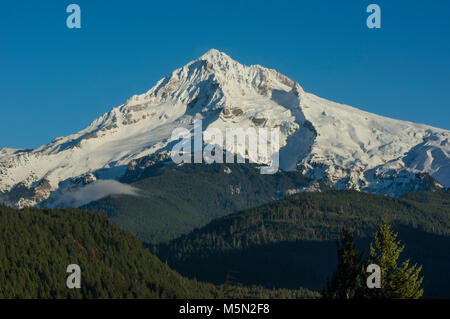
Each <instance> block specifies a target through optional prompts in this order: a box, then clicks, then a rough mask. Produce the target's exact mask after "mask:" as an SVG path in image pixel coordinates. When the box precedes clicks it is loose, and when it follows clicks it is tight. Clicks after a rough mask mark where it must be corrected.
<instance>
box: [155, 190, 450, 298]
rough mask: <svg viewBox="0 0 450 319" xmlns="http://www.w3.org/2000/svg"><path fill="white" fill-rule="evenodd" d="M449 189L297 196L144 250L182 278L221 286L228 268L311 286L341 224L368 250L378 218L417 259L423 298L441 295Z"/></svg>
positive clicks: (248, 280)
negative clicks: (396, 195) (399, 194)
mask: <svg viewBox="0 0 450 319" xmlns="http://www.w3.org/2000/svg"><path fill="white" fill-rule="evenodd" d="M449 194H450V192H448V191H443V192H438V193H418V194H410V195H408V196H406V197H405V198H392V197H387V196H381V195H371V194H365V193H359V192H352V191H345V192H338V191H332V192H326V193H302V194H297V195H294V196H291V197H289V198H286V199H282V200H278V201H275V202H271V203H269V204H266V205H263V206H261V207H258V208H254V209H249V210H246V211H243V212H241V213H238V214H231V215H228V216H226V217H223V218H220V219H217V220H214V221H212V222H211V223H210V224H208V225H207V226H205V227H203V228H201V229H197V230H195V231H193V232H192V233H190V234H188V235H185V236H182V237H180V238H179V239H176V240H173V241H171V242H170V243H168V244H161V245H158V246H154V247H152V249H154V251H155V252H157V254H158V255H159V257H160V258H161V260H163V261H167V263H168V264H169V265H170V266H171V267H172V268H174V269H176V270H177V271H179V272H180V273H181V274H183V275H186V276H188V277H196V278H198V279H201V280H208V281H211V282H214V283H221V282H223V280H224V279H225V278H226V274H227V272H229V271H234V272H235V273H236V274H237V275H236V277H237V278H238V280H239V281H240V282H242V283H244V284H246V285H249V284H258V285H264V286H266V287H270V288H272V287H277V288H289V289H293V288H296V287H298V286H302V287H307V288H309V289H314V290H318V289H321V287H323V285H324V282H325V281H326V279H327V278H328V277H329V276H330V275H331V273H332V271H333V270H334V269H335V265H336V251H335V240H336V239H337V238H338V235H339V233H340V231H341V229H342V228H343V227H344V226H349V227H351V228H352V229H353V230H354V234H355V237H356V245H357V246H358V247H368V245H369V242H370V239H371V238H372V237H373V235H374V233H375V231H376V229H377V227H378V225H379V223H380V222H381V220H382V219H383V217H385V216H386V217H387V218H388V219H389V221H390V222H392V223H393V226H394V228H395V230H396V231H398V232H399V236H400V239H401V240H402V241H403V242H405V244H406V249H405V256H409V257H411V259H412V260H413V261H414V262H419V263H420V264H423V272H424V277H425V281H424V286H425V296H428V297H437V296H447V295H448V287H450V277H449V274H448V273H447V270H446V269H450V258H449V257H450V197H449Z"/></svg>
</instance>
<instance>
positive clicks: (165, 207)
mask: <svg viewBox="0 0 450 319" xmlns="http://www.w3.org/2000/svg"><path fill="white" fill-rule="evenodd" d="M158 166H159V165H155V166H150V167H149V168H147V169H144V170H142V171H140V172H139V174H138V176H139V178H138V181H137V182H133V183H132V184H131V185H132V186H133V187H135V188H136V189H137V190H138V194H139V195H138V196H135V195H113V196H108V197H105V198H102V199H100V200H97V201H93V202H91V203H89V204H87V205H85V206H82V208H84V209H89V210H95V211H101V212H104V213H105V214H106V215H107V216H108V217H109V218H110V219H111V220H112V221H113V222H115V223H116V224H117V225H119V226H120V227H121V228H123V229H126V230H128V231H130V232H132V233H133V234H135V235H136V236H138V237H139V239H141V240H143V241H144V242H146V243H157V242H164V241H168V240H170V239H174V238H176V237H178V236H180V235H182V234H186V233H188V232H190V231H192V230H193V229H194V228H198V227H201V226H204V225H206V224H207V223H209V222H210V221H211V220H213V219H214V218H218V217H222V216H224V215H227V214H230V213H233V212H237V211H239V210H242V209H245V208H250V207H255V206H259V205H262V204H265V203H267V202H269V201H271V200H274V199H278V198H281V197H284V196H286V195H287V194H291V193H292V192H296V191H298V189H300V188H302V187H303V186H304V185H307V180H305V179H304V178H303V177H302V175H301V174H300V173H298V172H280V173H277V174H273V175H263V174H260V171H259V169H257V168H256V167H255V165H251V164H246V165H244V164H211V165H202V164H193V165H182V166H177V165H175V164H169V165H163V166H159V167H158ZM123 180H125V181H127V182H131V181H133V175H126V176H125V177H124V179H123ZM44 204H45V203H44Z"/></svg>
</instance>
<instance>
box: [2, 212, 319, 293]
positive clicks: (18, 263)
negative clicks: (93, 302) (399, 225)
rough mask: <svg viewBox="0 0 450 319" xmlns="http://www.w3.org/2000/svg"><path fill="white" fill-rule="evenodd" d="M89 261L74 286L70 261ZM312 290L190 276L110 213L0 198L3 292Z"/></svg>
mask: <svg viewBox="0 0 450 319" xmlns="http://www.w3.org/2000/svg"><path fill="white" fill-rule="evenodd" d="M69 264H77V265H79V266H80V268H81V288H80V289H77V288H75V289H68V288H67V286H66V280H67V277H68V276H69V275H70V274H69V273H66V268H67V266H68V265H69ZM318 296H319V294H318V293H317V292H313V291H310V290H308V289H295V290H288V289H275V290H270V289H266V288H263V287H261V286H256V285H254V286H250V287H244V286H242V285H238V284H234V283H226V284H224V285H219V286H215V285H213V284H209V283H201V282H197V281H196V280H189V279H186V278H184V277H182V276H181V275H179V274H178V273H176V272H175V271H173V270H171V269H170V268H169V267H168V266H167V265H165V264H163V263H162V262H161V261H160V260H159V259H158V257H156V256H155V255H153V254H151V253H150V252H149V251H148V250H147V249H145V248H144V247H143V246H142V243H141V241H139V240H138V239H137V238H135V237H134V236H133V235H132V234H130V233H128V232H127V231H124V230H121V229H120V228H119V227H118V226H116V225H114V224H113V223H112V222H110V221H109V220H108V219H107V218H106V217H105V216H104V215H103V214H101V213H95V212H90V211H84V210H76V209H35V208H25V209H22V210H14V209H11V208H9V207H6V206H2V205H0V298H317V297H318Z"/></svg>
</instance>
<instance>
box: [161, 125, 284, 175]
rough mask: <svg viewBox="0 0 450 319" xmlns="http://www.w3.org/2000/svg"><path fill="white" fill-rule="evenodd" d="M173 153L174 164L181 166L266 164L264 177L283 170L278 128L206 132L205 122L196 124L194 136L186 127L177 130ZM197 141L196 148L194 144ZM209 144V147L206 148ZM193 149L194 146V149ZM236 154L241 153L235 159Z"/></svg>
mask: <svg viewBox="0 0 450 319" xmlns="http://www.w3.org/2000/svg"><path fill="white" fill-rule="evenodd" d="M179 139H181V140H180V141H179V142H178V143H176V144H175V145H174V146H173V148H172V151H171V154H170V155H171V158H172V161H173V162H174V163H176V164H181V163H192V162H194V163H203V162H205V163H207V164H212V163H223V162H224V157H225V162H226V163H234V162H235V157H237V163H245V162H246V159H248V161H249V162H250V163H265V164H267V165H268V166H262V167H261V174H275V173H276V172H278V168H279V162H280V161H279V152H280V129H279V128H278V127H276V128H271V129H267V128H258V129H256V128H254V127H249V128H246V129H243V128H226V129H225V139H224V136H223V133H222V130H220V129H219V128H214V127H209V128H207V129H206V130H205V131H203V129H202V120H196V121H194V133H193V136H192V134H191V132H190V131H189V130H188V129H186V128H182V127H180V128H176V129H175V130H174V131H173V132H172V141H177V140H179ZM192 140H193V145H192ZM204 144H205V147H204ZM192 146H193V147H192ZM235 154H238V155H237V156H235Z"/></svg>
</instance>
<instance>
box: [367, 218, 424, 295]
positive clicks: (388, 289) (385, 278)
mask: <svg viewBox="0 0 450 319" xmlns="http://www.w3.org/2000/svg"><path fill="white" fill-rule="evenodd" d="M404 248H405V246H404V245H401V243H400V241H399V240H397V234H396V233H394V232H393V231H392V230H391V226H390V225H389V223H388V222H387V220H386V219H384V220H383V222H382V224H381V225H380V228H379V230H378V231H377V233H376V234H375V238H374V245H372V244H371V245H370V258H369V262H370V263H372V264H377V265H378V266H380V269H381V288H379V289H378V288H372V289H368V288H366V289H365V291H366V292H367V293H366V295H367V297H368V298H408V299H418V298H420V297H421V296H422V294H423V289H422V288H421V285H422V281H423V277H420V271H421V269H422V266H418V265H417V264H415V265H413V266H411V267H410V266H409V263H410V261H409V259H408V260H406V261H404V262H403V263H401V264H400V265H399V264H398V258H399V256H400V254H401V253H402V251H403V250H404Z"/></svg>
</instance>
